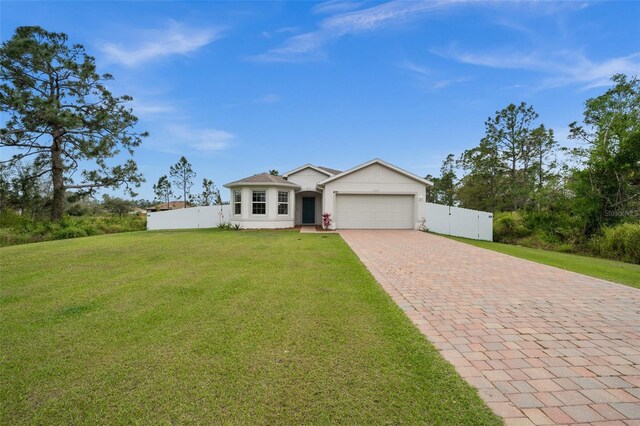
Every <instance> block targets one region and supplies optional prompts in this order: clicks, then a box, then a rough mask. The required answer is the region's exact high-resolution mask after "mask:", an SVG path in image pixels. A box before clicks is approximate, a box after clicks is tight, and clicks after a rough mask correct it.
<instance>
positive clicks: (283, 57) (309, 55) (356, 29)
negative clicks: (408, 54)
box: [251, 0, 466, 62]
mask: <svg viewBox="0 0 640 426" xmlns="http://www.w3.org/2000/svg"><path fill="white" fill-rule="evenodd" d="M464 1H466V0H439V1H402V0H395V1H390V2H387V3H382V4H377V5H375V6H372V7H369V8H366V9H361V10H356V11H350V12H345V13H338V14H336V15H333V16H330V17H328V18H326V19H323V20H322V21H320V23H319V28H318V29H317V30H316V31H312V32H307V33H304V34H300V35H297V36H294V37H291V38H289V39H288V40H286V41H285V42H284V44H282V45H281V46H280V47H277V48H274V49H271V50H269V51H267V52H266V53H264V54H261V55H256V56H253V57H252V58H251V59H253V60H256V61H263V62H301V61H309V60H318V59H322V58H324V56H325V55H324V53H323V52H322V51H321V49H322V48H323V47H324V46H325V45H326V44H327V43H329V42H331V41H334V40H336V39H339V38H340V37H343V36H346V35H350V34H359V33H365V32H372V31H376V30H379V29H382V28H387V27H391V26H394V25H400V24H402V23H406V22H409V21H413V20H415V19H418V18H420V17H423V16H425V15H427V14H429V13H430V12H433V11H435V10H438V9H442V8H445V7H448V6H450V5H454V4H458V3H461V2H464Z"/></svg>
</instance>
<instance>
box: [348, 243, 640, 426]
mask: <svg viewBox="0 0 640 426" xmlns="http://www.w3.org/2000/svg"><path fill="white" fill-rule="evenodd" d="M340 234H341V235H342V237H343V238H344V240H345V241H346V242H347V243H348V244H349V245H350V246H351V248H352V249H353V250H354V251H355V252H356V253H357V254H358V256H359V257H360V259H361V260H362V261H363V262H364V264H365V265H366V266H367V268H369V270H370V271H371V272H372V273H373V275H374V276H375V277H376V279H377V280H378V281H379V282H380V284H381V285H382V287H383V288H384V289H385V290H386V291H387V292H388V293H389V294H390V295H391V297H392V298H393V299H394V300H395V301H396V303H398V305H399V306H400V307H401V308H402V309H403V310H404V311H405V312H406V314H407V316H408V317H409V318H411V320H412V321H413V322H414V323H415V324H416V326H417V327H418V328H419V329H420V330H421V331H422V332H423V333H424V334H425V336H427V337H428V338H429V340H430V341H431V342H433V344H434V345H435V346H436V347H437V348H438V349H439V350H440V352H441V354H442V355H443V356H444V357H445V358H446V359H447V360H448V361H449V362H451V363H452V364H453V365H454V366H455V367H456V369H457V370H458V372H459V373H460V375H462V377H464V378H465V379H466V380H467V381H468V382H469V383H470V384H472V385H473V386H475V387H476V388H478V389H479V392H480V395H481V397H482V398H483V399H484V400H485V401H486V403H487V404H488V405H489V406H490V407H491V408H492V409H493V410H494V412H496V413H497V414H498V415H500V416H502V417H503V418H504V419H505V423H506V424H507V425H509V424H514V425H515V424H569V423H583V424H598V422H609V423H606V424H621V425H624V424H635V425H639V424H640V290H637V289H633V288H630V287H626V286H623V285H619V284H613V283H610V282H607V281H603V280H598V279H595V278H590V277H586V276H584V275H580V274H575V273H572V272H568V271H563V270H560V269H556V268H552V267H549V266H545V265H541V264H538V263H534V262H529V261H526V260H522V259H518V258H515V257H511V256H507V255H504V254H501V253H497V252H493V251H489V250H484V249H480V248H477V247H474V246H470V245H468V244H463V243H459V242H456V241H452V240H449V239H446V238H443V237H438V236H435V235H430V234H425V233H422V232H417V231H369V230H348V231H341V232H340ZM603 424H605V423H603Z"/></svg>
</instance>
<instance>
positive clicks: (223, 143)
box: [145, 124, 235, 154]
mask: <svg viewBox="0 0 640 426" xmlns="http://www.w3.org/2000/svg"><path fill="white" fill-rule="evenodd" d="M158 134H159V135H160V137H158V136H155V134H152V135H151V136H150V137H149V140H148V141H145V146H148V147H150V148H151V149H155V150H157V151H161V152H167V153H171V154H184V153H186V152H189V151H191V152H193V151H195V152H200V153H202V154H215V153H217V152H220V151H223V150H225V149H228V148H229V147H230V145H231V144H232V142H233V140H234V139H235V135H234V134H233V133H230V132H227V131H225V130H220V129H213V128H199V127H196V126H193V125H185V124H171V125H167V126H164V127H163V128H162V132H161V133H158Z"/></svg>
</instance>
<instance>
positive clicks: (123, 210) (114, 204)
mask: <svg viewBox="0 0 640 426" xmlns="http://www.w3.org/2000/svg"><path fill="white" fill-rule="evenodd" d="M102 206H103V208H104V209H105V210H106V211H108V212H109V213H113V214H117V215H118V216H120V217H122V216H124V215H126V214H128V213H129V212H130V211H131V209H132V207H133V203H132V202H131V201H129V200H124V199H122V198H118V197H110V196H108V195H106V194H105V195H103V196H102Z"/></svg>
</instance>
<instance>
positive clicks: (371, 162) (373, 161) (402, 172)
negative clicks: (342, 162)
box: [318, 158, 433, 187]
mask: <svg viewBox="0 0 640 426" xmlns="http://www.w3.org/2000/svg"><path fill="white" fill-rule="evenodd" d="M376 163H377V164H380V165H382V166H384V167H387V168H389V169H391V170H393V171H396V172H398V173H400V174H402V175H405V176H406V177H408V178H411V179H413V180H417V181H418V182H420V183H422V184H425V185H429V186H433V182H431V181H428V180H426V179H422V178H421V177H419V176H418V175H414V174H413V173H411V172H408V171H406V170H404V169H401V168H400V167H397V166H394V165H393V164H391V163H387V162H386V161H384V160H381V159H379V158H374V159H373V160H370V161H367V162H366V163H362V164H360V165H358V166H355V167H353V168H351V169H349V170H345V171H344V172H342V173H338V174H337V175H333V176H331V177H329V178H327V179H325V180H323V181H320V182H318V186H320V187H321V186H324V185H325V184H327V183H329V182H331V181H333V180H336V179H340V178H341V177H344V176H346V175H348V174H351V173H353V172H355V171H358V170H360V169H364V168H365V167H368V166H370V165H372V164H376Z"/></svg>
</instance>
